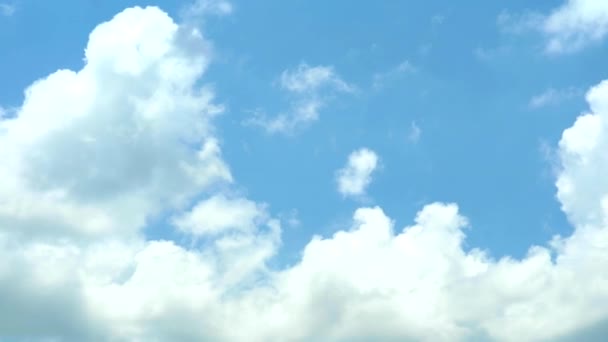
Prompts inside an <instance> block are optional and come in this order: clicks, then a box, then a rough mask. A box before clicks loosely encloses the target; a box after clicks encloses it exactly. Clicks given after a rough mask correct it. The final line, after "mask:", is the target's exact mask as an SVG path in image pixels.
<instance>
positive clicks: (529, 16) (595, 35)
mask: <svg viewBox="0 0 608 342" xmlns="http://www.w3.org/2000/svg"><path fill="white" fill-rule="evenodd" d="M497 23H498V27H499V29H500V30H501V31H502V32H504V33H510V34H521V33H525V32H530V31H536V32H538V33H540V34H541V35H542V36H543V37H544V39H545V44H544V51H545V52H546V53H548V54H563V53H572V52H576V51H579V50H581V49H583V48H585V47H587V46H590V45H593V44H594V43H597V42H599V41H602V40H604V39H605V38H606V37H607V36H608V1H604V0H566V1H565V2H563V4H562V5H561V6H559V7H557V8H555V9H553V10H551V11H550V12H549V13H538V12H531V11H527V12H524V13H511V12H508V11H503V12H501V13H500V15H499V16H498V18H497Z"/></svg>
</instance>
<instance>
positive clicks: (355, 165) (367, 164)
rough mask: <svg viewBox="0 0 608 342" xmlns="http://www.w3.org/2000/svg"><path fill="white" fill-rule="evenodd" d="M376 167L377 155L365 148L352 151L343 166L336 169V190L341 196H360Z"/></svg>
mask: <svg viewBox="0 0 608 342" xmlns="http://www.w3.org/2000/svg"><path fill="white" fill-rule="evenodd" d="M376 167H378V156H377V155H376V153H375V152H374V151H372V150H370V149H367V148H361V149H358V150H356V151H353V152H352V153H351V154H350V155H349V156H348V161H347V163H346V166H344V168H342V169H340V170H338V172H337V173H336V178H337V182H338V191H339V192H340V193H341V194H342V195H343V196H362V195H364V194H365V189H366V188H367V186H368V185H369V184H370V183H371V181H372V173H373V172H374V170H376Z"/></svg>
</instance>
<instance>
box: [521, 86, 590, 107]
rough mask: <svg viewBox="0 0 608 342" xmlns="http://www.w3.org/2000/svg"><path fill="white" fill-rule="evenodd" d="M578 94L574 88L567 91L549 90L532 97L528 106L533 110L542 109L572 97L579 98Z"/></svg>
mask: <svg viewBox="0 0 608 342" xmlns="http://www.w3.org/2000/svg"><path fill="white" fill-rule="evenodd" d="M579 94H580V92H579V91H577V90H576V89H574V88H567V89H554V88H549V89H547V90H545V91H544V92H542V93H540V94H538V95H535V96H533V97H532V98H531V99H530V102H529V106H530V107H531V108H534V109H538V108H543V107H547V106H552V105H557V104H560V103H562V102H563V101H567V100H569V99H572V98H574V97H577V96H579Z"/></svg>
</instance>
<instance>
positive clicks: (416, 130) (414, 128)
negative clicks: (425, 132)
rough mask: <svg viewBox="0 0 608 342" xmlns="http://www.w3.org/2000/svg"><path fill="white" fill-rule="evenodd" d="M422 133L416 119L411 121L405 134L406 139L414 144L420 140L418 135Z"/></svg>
mask: <svg viewBox="0 0 608 342" xmlns="http://www.w3.org/2000/svg"><path fill="white" fill-rule="evenodd" d="M421 135H422V129H420V127H419V126H418V124H417V123H416V121H412V125H411V126H410V131H409V133H408V135H407V140H408V141H409V142H410V143H412V144H415V143H417V142H418V141H419V140H420V136H421Z"/></svg>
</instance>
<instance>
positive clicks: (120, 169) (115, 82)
mask: <svg viewBox="0 0 608 342" xmlns="http://www.w3.org/2000/svg"><path fill="white" fill-rule="evenodd" d="M206 51H208V44H207V43H206V42H205V41H203V40H202V38H201V37H200V34H199V33H198V32H197V31H194V30H182V29H180V27H178V26H177V25H176V24H175V23H174V22H173V21H172V20H171V18H169V17H168V16H167V15H166V14H165V13H163V12H162V11H160V10H158V9H156V8H146V9H142V8H132V9H128V10H125V11H124V12H122V13H121V14H119V15H117V16H116V17H115V18H113V19H112V21H109V22H106V23H103V24H101V25H99V26H98V27H97V28H96V29H95V30H94V31H93V32H92V33H91V35H90V40H89V43H88V46H87V48H86V52H85V55H86V64H85V66H84V67H83V68H82V69H81V70H79V71H72V70H59V71H57V72H55V73H53V74H51V75H49V76H48V77H45V78H42V79H40V80H38V81H36V82H35V83H34V84H32V85H31V86H30V87H29V88H28V89H27V90H26V92H25V101H24V103H23V105H22V106H21V107H20V108H18V109H17V110H16V115H15V116H14V117H12V118H8V119H6V120H2V121H0V146H1V147H0V203H1V205H0V225H2V226H8V227H11V228H12V229H15V230H17V231H20V232H24V233H25V232H26V231H27V232H28V234H34V233H35V234H51V235H52V234H58V233H61V232H63V233H64V232H66V231H70V232H71V233H72V234H76V235H91V234H94V235H98V234H107V233H115V232H123V233H126V234H129V233H132V232H134V231H136V230H137V229H139V228H141V227H142V226H143V225H144V224H145V222H146V220H147V219H148V218H150V217H151V216H153V215H155V213H157V212H159V210H161V209H162V208H164V207H167V206H169V207H178V206H181V205H183V204H185V202H186V201H187V200H188V199H189V198H190V197H191V196H193V195H195V194H197V193H198V192H200V191H201V190H202V189H203V188H204V187H206V186H208V185H209V184H211V183H214V182H217V181H222V180H223V181H230V180H231V176H230V172H229V170H228V168H227V166H226V165H225V163H224V162H223V161H222V159H221V153H220V150H219V146H218V142H217V140H216V139H215V138H214V137H213V136H212V135H211V127H210V125H209V120H210V119H212V118H213V117H214V116H216V115H217V114H219V113H220V112H221V111H222V108H221V107H220V106H217V105H214V104H213V103H212V99H213V93H212V92H211V91H210V90H209V89H206V88H197V87H196V86H195V82H197V80H198V78H199V77H200V76H201V74H202V73H203V71H204V70H205V68H206V65H207V64H208V62H209V61H208V58H207V57H206V56H207V55H208V54H207V53H206Z"/></svg>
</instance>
